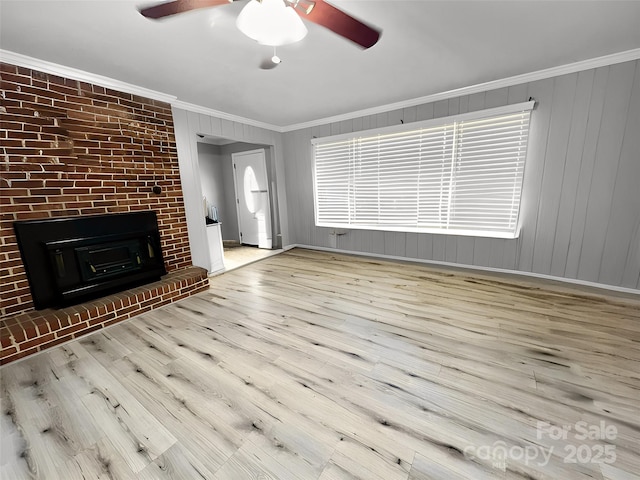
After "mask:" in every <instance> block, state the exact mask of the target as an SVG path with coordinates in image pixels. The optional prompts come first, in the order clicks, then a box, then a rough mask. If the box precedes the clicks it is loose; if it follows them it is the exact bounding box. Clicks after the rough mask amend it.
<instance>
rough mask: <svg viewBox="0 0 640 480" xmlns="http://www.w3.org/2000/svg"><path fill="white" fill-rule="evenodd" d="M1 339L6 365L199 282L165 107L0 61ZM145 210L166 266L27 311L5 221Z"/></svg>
mask: <svg viewBox="0 0 640 480" xmlns="http://www.w3.org/2000/svg"><path fill="white" fill-rule="evenodd" d="M0 73H1V75H2V82H1V86H0V90H1V93H2V98H0V101H1V104H0V117H1V118H2V125H1V128H0V155H1V157H0V275H1V277H2V284H1V285H0V340H1V346H2V353H1V355H0V358H1V360H0V361H1V362H2V363H7V362H10V361H13V360H16V359H18V358H22V357H24V356H26V355H29V354H31V353H35V352H37V351H40V350H43V349H45V348H48V347H50V346H53V345H56V344H59V343H62V342H64V341H67V340H70V339H72V338H76V337H78V336H80V335H83V334H86V333H88V332H90V331H94V330H96V329H99V328H103V327H105V326H107V325H110V324H112V323H116V322H118V321H122V320H124V319H126V318H129V317H131V316H133V315H136V314H138V313H141V312H144V311H147V310H150V309H152V308H157V307H158V306H161V305H164V304H166V303H170V302H173V301H175V300H177V299H180V298H184V297H186V296H188V295H192V294H193V293H196V292H198V291H202V290H205V289H206V288H208V279H207V275H206V271H205V270H204V269H201V268H198V267H193V266H192V262H191V254H190V250H189V243H188V238H187V224H186V217H185V211H184V204H183V200H182V188H181V184H180V174H179V168H178V158H177V152H176V145H175V138H174V132H173V119H172V115H171V107H170V105H169V104H167V103H164V102H161V101H158V100H153V99H148V98H143V97H140V96H137V95H133V94H129V93H123V92H118V91H114V90H110V89H107V88H104V87H101V86H97V85H92V84H89V83H85V82H81V81H76V80H71V79H67V78H62V77H59V76H55V75H51V74H46V73H42V72H38V71H35V70H30V69H26V68H22V67H18V66H14V65H10V64H5V63H0ZM145 210H152V211H154V212H155V213H156V215H157V219H158V227H159V231H160V243H161V248H162V254H163V258H164V264H165V268H166V271H167V275H166V276H164V277H162V279H161V280H160V281H157V282H154V283H151V284H148V285H145V286H140V287H136V288H135V289H131V290H127V291H125V292H121V293H117V294H113V295H110V296H108V297H103V298H100V299H98V300H93V301H90V302H86V303H82V304H79V305H76V306H73V307H68V308H64V309H45V310H35V309H34V304H33V299H32V298H31V293H30V288H29V283H28V279H27V276H26V273H25V268H24V265H23V263H22V259H21V256H20V251H19V249H18V245H17V241H16V236H15V233H14V228H13V222H15V221H22V220H32V219H45V218H56V217H74V216H88V215H97V214H112V213H123V212H136V211H145Z"/></svg>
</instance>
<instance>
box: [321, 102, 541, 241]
mask: <svg viewBox="0 0 640 480" xmlns="http://www.w3.org/2000/svg"><path fill="white" fill-rule="evenodd" d="M533 105H534V102H526V103H522V104H518V105H510V106H507V107H500V108H497V109H491V110H484V111H481V112H473V113H470V114H464V115H458V116H455V117H447V118H441V119H436V120H430V121H427V122H420V123H415V124H407V125H401V126H396V127H392V128H385V129H378V130H369V131H365V132H358V133H357V134H347V135H340V136H333V137H325V138H320V139H314V140H313V141H312V143H313V146H314V164H315V168H314V173H315V176H314V188H315V191H314V194H315V195H314V197H315V213H316V225H318V226H324V227H334V228H363V229H374V230H396V231H409V232H411V231H416V232H431V233H449V234H458V235H478V236H492V237H501V238H515V237H516V236H517V233H518V232H517V229H518V212H519V208H520V192H521V189H522V179H523V173H524V164H525V158H526V152H527V139H528V133H529V117H530V113H531V109H532V108H533Z"/></svg>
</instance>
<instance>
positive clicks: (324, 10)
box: [292, 0, 381, 48]
mask: <svg viewBox="0 0 640 480" xmlns="http://www.w3.org/2000/svg"><path fill="white" fill-rule="evenodd" d="M292 3H294V4H295V3H297V2H295V0H294V1H293V2H292ZM300 3H301V4H302V3H303V2H300ZM305 3H306V2H305ZM296 12H297V13H298V15H300V16H301V17H302V18H304V19H307V20H309V21H310V22H313V23H316V24H318V25H321V26H323V27H325V28H328V29H329V30H331V31H333V32H334V33H337V34H338V35H340V36H341V37H344V38H347V39H349V40H351V41H352V42H354V43H356V44H358V45H360V46H361V47H362V48H369V47H372V46H374V45H375V44H376V42H377V41H378V39H379V38H380V34H381V31H380V30H376V29H375V28H372V27H370V26H369V25H366V24H364V23H362V22H361V21H360V20H358V19H356V18H354V17H352V16H351V15H349V14H347V13H345V12H343V11H342V10H340V9H339V8H336V7H334V6H333V5H331V4H329V3H327V2H325V1H324V0H315V6H313V8H312V9H311V11H310V12H309V11H308V9H305V8H296Z"/></svg>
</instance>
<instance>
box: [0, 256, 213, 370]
mask: <svg viewBox="0 0 640 480" xmlns="http://www.w3.org/2000/svg"><path fill="white" fill-rule="evenodd" d="M208 288H209V278H208V276H207V271H206V270H205V269H204V268H200V267H189V268H183V269H180V270H176V271H173V272H171V273H169V274H167V275H165V276H163V277H162V278H161V279H160V280H159V281H157V282H153V283H149V284H147V285H143V286H140V287H136V288H133V289H130V290H125V291H122V292H120V293H115V294H113V295H109V296H107V297H103V298H100V299H97V300H92V301H89V302H86V303H82V304H79V305H75V306H72V307H67V308H63V309H60V310H54V309H46V310H37V311H30V312H26V313H21V314H18V315H15V316H13V317H5V318H2V319H0V343H1V347H2V348H1V349H0V364H1V365H5V364H7V363H10V362H13V361H15V360H18V359H20V358H24V357H27V356H29V355H32V354H34V353H37V352H40V351H43V350H46V349H47V348H51V347H53V346H55V345H59V344H61V343H64V342H67V341H69V340H73V339H75V338H78V337H81V336H83V335H87V334H88V333H91V332H94V331H96V330H100V329H102V328H105V327H108V326H110V325H113V324H115V323H118V322H122V321H124V320H126V319H128V318H131V317H133V316H135V315H139V314H141V313H144V312H148V311H150V310H152V309H155V308H158V307H161V306H163V305H167V304H169V303H173V302H176V301H178V300H181V299H183V298H186V297H189V296H191V295H194V294H196V293H198V292H202V291H205V290H207V289H208Z"/></svg>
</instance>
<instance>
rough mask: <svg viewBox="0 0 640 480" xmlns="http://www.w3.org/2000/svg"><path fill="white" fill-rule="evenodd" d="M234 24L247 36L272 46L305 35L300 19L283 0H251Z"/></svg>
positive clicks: (291, 41) (301, 37)
mask: <svg viewBox="0 0 640 480" xmlns="http://www.w3.org/2000/svg"><path fill="white" fill-rule="evenodd" d="M236 25H237V27H238V29H239V30H240V31H241V32H242V33H244V34H245V35H246V36H247V37H249V38H252V39H253V40H255V41H257V42H258V43H260V44H262V45H271V46H273V47H277V46H280V45H287V44H289V43H295V42H298V41H300V40H302V39H303V38H304V37H305V36H306V35H307V27H305V26H304V23H302V19H301V18H300V17H299V16H298V14H297V13H296V12H295V10H294V9H293V8H292V7H290V6H288V5H287V4H285V2H284V1H283V0H261V1H258V0H251V1H250V2H249V3H247V5H246V6H245V7H244V8H243V9H242V11H241V12H240V15H238V19H237V20H236Z"/></svg>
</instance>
